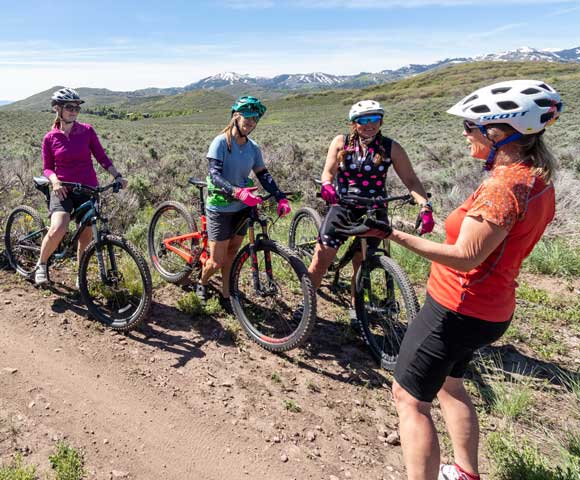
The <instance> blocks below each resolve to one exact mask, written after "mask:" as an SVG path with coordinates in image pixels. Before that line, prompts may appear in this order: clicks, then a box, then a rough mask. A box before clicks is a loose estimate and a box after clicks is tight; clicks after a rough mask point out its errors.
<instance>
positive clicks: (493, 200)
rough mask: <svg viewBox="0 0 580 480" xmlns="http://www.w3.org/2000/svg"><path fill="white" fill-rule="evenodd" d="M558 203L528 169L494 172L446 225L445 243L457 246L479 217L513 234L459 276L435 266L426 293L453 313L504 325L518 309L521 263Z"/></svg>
mask: <svg viewBox="0 0 580 480" xmlns="http://www.w3.org/2000/svg"><path fill="white" fill-rule="evenodd" d="M555 209H556V199H555V192H554V186H553V184H552V183H549V184H546V183H545V182H544V181H542V180H541V179H540V178H538V177H536V176H534V175H533V173H532V169H531V167H530V166H528V165H525V164H516V165H508V166H498V167H495V168H494V169H493V170H492V172H491V176H490V177H489V178H488V179H486V180H485V181H484V182H483V183H482V184H481V185H480V186H479V188H478V189H477V190H476V191H475V192H474V193H473V194H472V195H471V196H470V197H469V198H468V199H467V200H466V201H465V202H464V203H463V205H461V206H460V207H459V208H457V209H456V210H454V211H453V212H451V214H450V215H449V217H447V220H446V221H445V230H446V239H445V243H446V244H448V245H453V244H455V242H456V241H457V237H458V236H459V231H460V229H461V223H462V222H463V219H464V218H465V217H466V216H470V217H481V218H483V219H484V220H487V221H488V222H491V223H494V224H495V225H498V226H499V227H501V228H504V229H506V230H508V231H509V233H508V235H507V237H506V238H505V239H504V241H503V242H502V243H501V244H500V245H499V246H498V247H497V248H496V249H495V250H494V251H493V252H492V253H491V255H489V257H487V258H486V259H485V260H484V261H483V262H482V263H481V264H480V265H479V266H477V267H476V268H474V269H473V270H470V271H469V272H459V271H457V270H454V269H452V268H450V267H446V266H444V265H441V264H439V263H436V262H433V264H432V265H431V275H430V276H429V281H428V282H427V291H428V292H429V294H430V295H431V296H432V297H433V299H434V300H435V301H437V302H438V303H439V304H441V305H443V306H444V307H447V308H449V309H450V310H453V311H455V312H458V313H461V314H463V315H468V316H471V317H476V318H480V319H482V320H488V321H490V322H504V321H507V320H509V319H510V318H511V316H512V314H513V312H514V310H515V290H516V287H517V282H516V277H517V276H518V273H519V271H520V266H521V264H522V262H523V260H524V259H525V258H526V257H527V256H528V255H529V254H530V252H531V251H532V249H533V248H534V246H535V245H536V243H537V242H538V240H540V238H541V237H542V234H543V233H544V230H545V229H546V226H547V225H548V224H549V223H550V222H551V221H552V219H553V218H554V213H555Z"/></svg>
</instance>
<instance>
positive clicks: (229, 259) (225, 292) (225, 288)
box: [222, 235, 244, 299]
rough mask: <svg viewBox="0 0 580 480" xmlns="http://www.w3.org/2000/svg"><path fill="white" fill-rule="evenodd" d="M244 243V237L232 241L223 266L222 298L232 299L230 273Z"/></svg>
mask: <svg viewBox="0 0 580 480" xmlns="http://www.w3.org/2000/svg"><path fill="white" fill-rule="evenodd" d="M243 241H244V236H242V235H236V236H234V238H232V239H231V240H230V243H229V244H228V248H227V251H226V257H225V259H224V262H223V265H222V296H223V297H224V298H225V299H228V298H230V272H231V271H232V264H233V263H234V258H235V256H236V253H238V250H239V249H240V245H241V244H242V242H243Z"/></svg>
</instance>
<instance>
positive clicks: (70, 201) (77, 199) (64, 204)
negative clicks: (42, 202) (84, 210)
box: [48, 190, 91, 222]
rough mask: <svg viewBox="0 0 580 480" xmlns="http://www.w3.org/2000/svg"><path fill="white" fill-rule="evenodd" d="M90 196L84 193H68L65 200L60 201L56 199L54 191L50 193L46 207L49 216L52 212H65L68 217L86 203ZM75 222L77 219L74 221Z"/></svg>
mask: <svg viewBox="0 0 580 480" xmlns="http://www.w3.org/2000/svg"><path fill="white" fill-rule="evenodd" d="M90 199H91V196H90V195H88V194H86V193H75V192H71V191H69V192H68V194H67V196H66V198H65V199H64V200H61V199H59V198H58V196H57V195H56V193H54V190H52V191H51V192H50V203H49V206H48V211H49V214H53V213H54V212H66V213H68V214H69V215H70V214H72V213H73V211H74V210H76V209H77V208H79V207H80V206H81V205H82V204H83V203H85V202H88V201H89V200H90ZM75 220H76V221H77V222H78V221H79V220H80V219H79V218H76V219H75Z"/></svg>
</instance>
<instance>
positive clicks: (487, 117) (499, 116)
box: [480, 110, 529, 121]
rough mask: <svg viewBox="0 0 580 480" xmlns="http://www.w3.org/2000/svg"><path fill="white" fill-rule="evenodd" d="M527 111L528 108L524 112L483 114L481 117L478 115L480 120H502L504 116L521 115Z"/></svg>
mask: <svg viewBox="0 0 580 480" xmlns="http://www.w3.org/2000/svg"><path fill="white" fill-rule="evenodd" d="M528 112H529V110H526V111H525V112H513V113H496V114H495V115H484V116H483V117H480V120H481V121H488V120H498V119H502V120H503V119H504V118H515V117H523V116H524V115H525V114H526V113H528Z"/></svg>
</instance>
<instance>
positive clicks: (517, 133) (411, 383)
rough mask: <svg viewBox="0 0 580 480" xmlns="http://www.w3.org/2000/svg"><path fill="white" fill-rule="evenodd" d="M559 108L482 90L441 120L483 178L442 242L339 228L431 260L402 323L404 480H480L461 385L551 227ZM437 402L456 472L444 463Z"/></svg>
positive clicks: (519, 92) (517, 89)
mask: <svg viewBox="0 0 580 480" xmlns="http://www.w3.org/2000/svg"><path fill="white" fill-rule="evenodd" d="M561 110H562V102H561V101H560V95H559V94H558V93H557V92H556V91H555V90H554V89H553V88H552V87H550V86H549V85H547V84H546V83H544V82H541V81H535V80H512V81H507V82H501V83H496V84H494V85H491V86H488V87H484V88H481V89H479V90H477V91H475V92H473V93H472V94H470V95H468V96H467V97H465V98H464V99H463V100H461V101H460V102H459V103H457V104H456V105H454V106H453V107H452V108H450V109H449V110H448V113H450V114H452V115H457V116H459V117H462V118H463V125H464V133H463V135H464V136H465V137H466V139H467V141H468V142H469V143H470V145H471V155H472V156H473V157H474V158H478V159H482V160H485V170H489V171H490V176H489V178H487V179H486V180H485V181H484V182H483V183H482V184H481V185H480V186H479V188H478V189H477V190H476V191H475V192H474V193H473V194H472V195H471V196H470V197H469V198H468V199H467V200H466V201H465V202H464V203H463V205H461V206H460V207H459V208H457V209H456V210H455V211H453V212H452V213H451V214H450V215H449V217H448V218H447V220H446V222H445V229H446V239H445V242H444V243H443V244H439V243H436V242H433V241H430V240H427V239H425V238H420V237H416V236H413V235H409V234H406V233H403V232H399V231H396V230H391V229H390V227H389V225H388V224H386V223H384V222H380V221H377V220H371V219H367V220H365V221H364V222H363V223H362V224H359V225H352V224H351V226H350V227H348V228H346V229H344V230H343V233H344V234H349V235H352V234H358V235H361V234H362V235H364V236H377V235H379V236H382V237H388V238H389V239H390V240H392V241H394V242H396V243H398V244H400V245H402V246H404V247H406V248H408V249H410V250H412V251H413V252H415V253H417V254H419V255H421V256H423V257H425V258H427V259H429V260H431V261H432V266H431V274H430V277H429V281H428V283H427V299H426V302H425V305H424V306H423V308H422V309H421V311H420V313H419V314H418V316H417V318H416V319H415V320H414V321H413V322H412V323H411V324H410V325H409V329H408V331H407V333H406V335H405V338H404V340H403V343H402V345H401V349H400V354H399V359H398V362H397V366H396V369H395V382H393V395H394V398H395V403H396V407H397V412H398V414H399V418H400V425H399V428H400V435H401V445H402V447H403V456H404V460H405V464H406V466H407V475H408V478H409V479H413V480H419V479H421V480H435V479H436V478H438V479H439V480H476V479H479V478H480V477H479V473H478V443H479V426H478V421H477V415H476V411H475V408H474V407H473V404H472V402H471V399H470V397H469V395H468V393H467V392H466V390H465V388H464V386H463V375H464V373H465V370H466V368H467V365H468V363H469V361H470V360H471V358H472V356H473V353H474V352H475V350H477V349H479V348H481V347H483V346H484V345H488V344H490V343H492V342H494V341H496V340H497V339H499V338H500V337H501V336H502V335H503V333H504V332H505V331H506V330H507V328H508V326H509V324H510V321H511V318H512V315H513V312H514V309H515V289H516V286H517V283H516V281H515V280H516V277H517V275H518V273H519V269H520V266H521V264H522V261H523V260H524V258H525V257H526V256H527V255H528V254H529V253H530V252H531V251H532V249H533V247H534V245H535V244H536V243H537V242H538V240H539V239H540V238H541V236H542V234H543V233H544V230H545V229H546V226H547V225H548V224H549V223H550V221H551V220H552V219H553V217H554V212H555V193H554V185H553V184H552V182H551V178H552V176H553V174H554V168H555V160H554V157H553V155H552V154H551V152H550V151H549V150H548V149H547V147H546V146H545V144H544V141H543V138H542V135H543V133H544V130H545V128H546V127H547V126H549V125H551V124H552V123H553V122H555V121H556V119H557V118H558V116H559V114H560V112H561ZM436 396H437V397H438V398H439V402H440V405H441V411H442V413H443V417H444V419H445V423H446V425H447V430H448V432H449V435H450V437H451V442H452V444H453V453H454V458H455V464H454V465H439V461H440V453H439V443H438V438H437V432H436V430H435V426H434V424H433V419H432V417H431V413H430V410H431V402H432V401H433V399H434V398H435V397H436Z"/></svg>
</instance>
